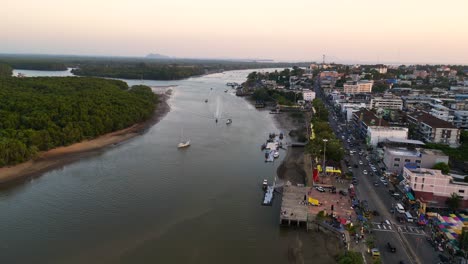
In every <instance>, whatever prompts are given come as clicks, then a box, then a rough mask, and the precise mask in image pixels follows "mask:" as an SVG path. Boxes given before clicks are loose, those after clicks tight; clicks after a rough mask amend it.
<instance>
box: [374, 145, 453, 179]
mask: <svg viewBox="0 0 468 264" xmlns="http://www.w3.org/2000/svg"><path fill="white" fill-rule="evenodd" d="M383 162H384V164H385V167H386V169H387V171H388V172H392V173H397V174H400V173H401V172H402V171H403V168H404V167H405V166H409V167H413V168H429V169H430V168H432V167H434V165H435V164H437V163H439V162H444V163H446V164H448V162H449V157H448V156H447V155H445V154H444V153H443V152H442V151H440V150H436V149H423V148H416V149H408V148H403V147H401V148H396V147H386V148H385V150H384V158H383Z"/></svg>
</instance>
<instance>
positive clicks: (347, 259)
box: [337, 251, 364, 264]
mask: <svg viewBox="0 0 468 264" xmlns="http://www.w3.org/2000/svg"><path fill="white" fill-rule="evenodd" d="M337 261H338V264H363V263H364V260H363V259H362V254H361V253H359V252H355V251H347V252H345V253H344V254H342V255H340V256H339V257H338V259H337Z"/></svg>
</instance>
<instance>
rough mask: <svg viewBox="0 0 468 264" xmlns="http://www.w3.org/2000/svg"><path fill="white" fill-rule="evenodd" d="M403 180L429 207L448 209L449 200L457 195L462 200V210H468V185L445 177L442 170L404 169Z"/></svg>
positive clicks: (450, 177)
mask: <svg viewBox="0 0 468 264" xmlns="http://www.w3.org/2000/svg"><path fill="white" fill-rule="evenodd" d="M403 178H404V180H403V184H405V185H406V186H407V187H409V188H411V189H412V190H413V191H414V193H415V194H416V198H418V199H420V200H421V201H423V202H424V203H426V204H427V206H428V207H447V205H446V203H445V202H446V201H447V198H449V197H450V196H451V195H452V194H453V193H456V194H457V195H458V196H460V197H461V198H462V202H461V206H460V208H461V209H466V208H468V183H465V182H455V181H454V180H453V177H452V176H450V175H444V174H442V172H441V171H440V170H433V169H424V168H417V169H410V168H404V169H403Z"/></svg>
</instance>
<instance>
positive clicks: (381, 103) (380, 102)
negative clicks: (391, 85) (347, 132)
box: [370, 94, 403, 110]
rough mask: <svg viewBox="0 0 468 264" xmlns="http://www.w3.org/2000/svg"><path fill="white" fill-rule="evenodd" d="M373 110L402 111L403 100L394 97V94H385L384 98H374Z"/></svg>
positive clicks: (371, 104)
mask: <svg viewBox="0 0 468 264" xmlns="http://www.w3.org/2000/svg"><path fill="white" fill-rule="evenodd" d="M370 107H371V109H379V108H382V109H393V110H402V109H403V100H402V99H401V97H398V96H393V95H392V94H384V95H383V96H382V97H374V98H372V99H371V103H370Z"/></svg>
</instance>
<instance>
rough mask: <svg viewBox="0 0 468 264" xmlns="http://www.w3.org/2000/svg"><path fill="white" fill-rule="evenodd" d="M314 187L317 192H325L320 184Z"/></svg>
mask: <svg viewBox="0 0 468 264" xmlns="http://www.w3.org/2000/svg"><path fill="white" fill-rule="evenodd" d="M315 189H316V190H317V191H319V192H325V189H323V188H322V187H321V186H317V187H315Z"/></svg>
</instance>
